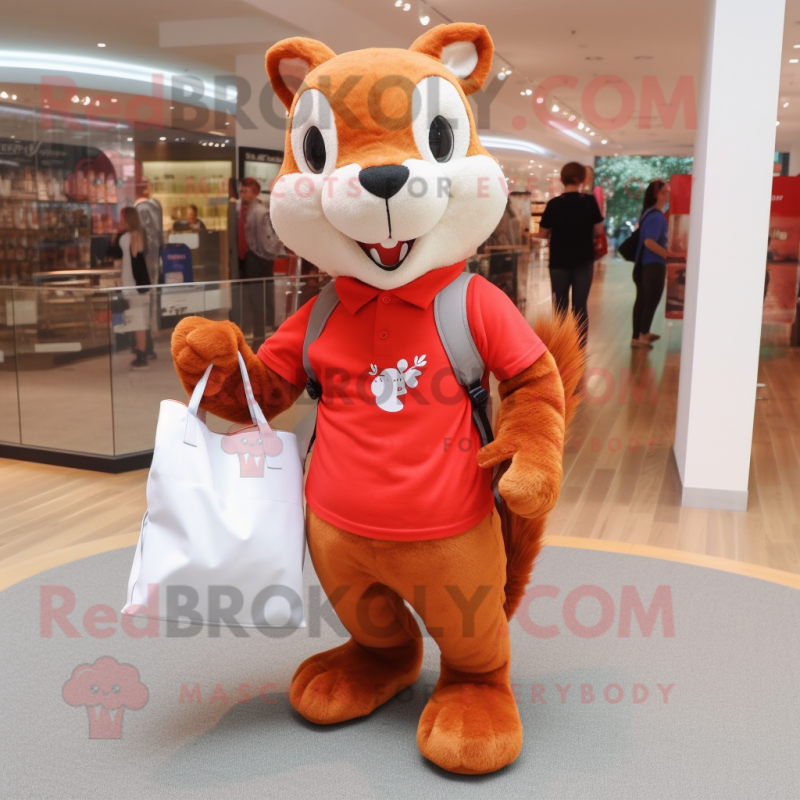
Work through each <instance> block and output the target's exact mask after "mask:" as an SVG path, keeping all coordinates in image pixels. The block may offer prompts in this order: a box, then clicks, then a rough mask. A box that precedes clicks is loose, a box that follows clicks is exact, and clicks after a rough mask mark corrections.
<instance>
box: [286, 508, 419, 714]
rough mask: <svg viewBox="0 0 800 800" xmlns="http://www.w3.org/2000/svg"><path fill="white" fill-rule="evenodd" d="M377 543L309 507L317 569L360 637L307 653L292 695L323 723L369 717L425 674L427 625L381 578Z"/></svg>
mask: <svg viewBox="0 0 800 800" xmlns="http://www.w3.org/2000/svg"><path fill="white" fill-rule="evenodd" d="M375 544H376V542H374V541H373V540H372V539H365V538H364V537H362V536H355V535H354V534H351V533H347V532H346V531H343V530H340V529H339V528H336V527H334V526H333V525H329V524H328V523H327V522H325V521H323V520H321V519H320V518H319V517H317V516H316V515H315V514H314V512H313V511H312V510H311V509H310V508H309V509H308V547H309V550H310V552H311V557H312V559H313V562H314V568H315V569H316V571H317V575H318V576H319V579H320V583H321V584H322V588H323V589H324V590H325V593H326V594H327V596H328V599H329V600H330V602H331V604H332V605H333V607H334V610H335V611H336V614H337V616H338V617H339V619H340V620H341V621H342V623H343V624H344V626H345V627H346V628H347V630H348V631H349V633H350V634H351V635H352V637H353V638H352V639H350V641H349V642H346V643H345V644H343V645H341V646H339V647H334V648H333V649H332V650H328V651H326V652H324V653H317V654H316V655H314V656H311V658H307V659H306V660H305V661H304V662H303V663H302V664H301V665H300V666H299V667H298V668H297V670H296V672H295V674H294V677H293V678H292V683H291V687H290V689H289V701H290V702H291V704H292V705H293V706H294V708H295V709H296V710H297V711H298V712H299V713H300V714H302V715H303V716H304V717H305V718H306V719H307V720H309V721H311V722H316V723H318V724H320V725H326V724H331V723H335V722H344V721H345V720H348V719H355V718H356V717H363V716H366V715H367V714H370V713H372V712H373V711H374V710H375V709H376V708H378V707H379V706H381V705H383V704H384V703H385V702H386V701H387V700H390V699H391V698H392V697H394V696H395V695H396V694H397V693H398V692H401V691H403V689H406V688H407V687H409V686H411V685H412V684H413V683H414V682H415V681H416V680H417V678H418V677H419V670H420V667H421V665H422V636H421V634H420V631H419V626H418V625H417V623H416V621H415V620H414V617H413V616H412V615H411V613H410V612H409V611H408V609H407V608H406V606H405V604H404V603H403V600H402V598H401V597H400V595H398V594H397V592H395V591H394V590H393V589H390V588H389V587H388V586H385V585H384V584H382V583H380V582H379V578H378V575H379V570H378V569H377V568H376V567H375V563H374V562H375V559H374V555H373V549H374V548H373V545H375ZM378 544H388V545H396V544H397V543H396V542H380V543H378Z"/></svg>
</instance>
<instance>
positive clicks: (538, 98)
mask: <svg viewBox="0 0 800 800" xmlns="http://www.w3.org/2000/svg"><path fill="white" fill-rule="evenodd" d="M536 102H537V103H544V97H537V98H536Z"/></svg>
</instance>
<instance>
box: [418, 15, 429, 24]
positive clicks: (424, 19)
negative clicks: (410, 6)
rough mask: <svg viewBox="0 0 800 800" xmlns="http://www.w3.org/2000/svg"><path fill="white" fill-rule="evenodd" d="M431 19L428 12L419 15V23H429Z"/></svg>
mask: <svg viewBox="0 0 800 800" xmlns="http://www.w3.org/2000/svg"><path fill="white" fill-rule="evenodd" d="M430 21H431V18H430V17H429V16H428V15H427V14H420V15H419V24H420V25H423V26H425V25H427V24H428V23H429V22H430Z"/></svg>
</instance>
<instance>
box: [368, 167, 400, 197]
mask: <svg viewBox="0 0 800 800" xmlns="http://www.w3.org/2000/svg"><path fill="white" fill-rule="evenodd" d="M358 180H359V181H360V182H361V185H362V186H363V187H364V188H365V189H366V190H367V191H368V192H369V193H370V194H374V195H375V196H376V197H382V198H383V199H384V200H388V199H389V198H390V197H394V196H395V195H396V194H397V193H398V192H399V191H400V190H401V189H402V188H403V186H405V183H406V181H407V180H408V167H403V166H401V165H399V164H392V165H390V166H388V167H367V168H366V169H362V170H361V172H359V173H358Z"/></svg>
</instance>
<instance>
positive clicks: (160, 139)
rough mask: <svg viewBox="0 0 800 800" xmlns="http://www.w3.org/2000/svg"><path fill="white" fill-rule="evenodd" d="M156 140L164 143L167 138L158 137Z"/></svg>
mask: <svg viewBox="0 0 800 800" xmlns="http://www.w3.org/2000/svg"><path fill="white" fill-rule="evenodd" d="M158 140H159V141H160V142H166V141H167V137H166V136H159V137H158Z"/></svg>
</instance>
